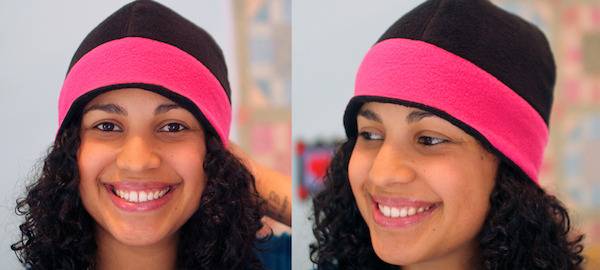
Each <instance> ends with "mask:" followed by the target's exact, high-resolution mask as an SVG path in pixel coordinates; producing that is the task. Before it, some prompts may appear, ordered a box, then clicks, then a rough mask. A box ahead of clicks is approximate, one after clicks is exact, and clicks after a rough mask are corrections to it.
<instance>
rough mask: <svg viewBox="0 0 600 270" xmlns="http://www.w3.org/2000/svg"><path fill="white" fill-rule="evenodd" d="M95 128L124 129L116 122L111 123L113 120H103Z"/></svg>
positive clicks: (109, 130) (103, 129)
mask: <svg viewBox="0 0 600 270" xmlns="http://www.w3.org/2000/svg"><path fill="white" fill-rule="evenodd" d="M94 128H96V129H99V130H101V131H105V132H115V131H116V132H119V131H122V130H121V128H120V127H119V126H117V125H116V124H115V123H111V122H102V123H100V124H98V125H96V126H95V127H94Z"/></svg>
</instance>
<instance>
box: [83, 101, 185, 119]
mask: <svg viewBox="0 0 600 270" xmlns="http://www.w3.org/2000/svg"><path fill="white" fill-rule="evenodd" d="M179 108H181V106H179V105H178V104H174V103H169V104H161V105H159V106H158V107H156V109H154V115H157V114H161V113H166V112H168V111H170V110H173V109H179ZM93 110H99V111H103V112H107V113H114V114H120V115H123V116H127V111H126V110H125V109H124V108H123V107H121V106H119V105H117V104H112V103H109V104H94V105H91V106H90V107H88V108H87V109H85V110H84V111H83V114H86V113H87V112H89V111H93Z"/></svg>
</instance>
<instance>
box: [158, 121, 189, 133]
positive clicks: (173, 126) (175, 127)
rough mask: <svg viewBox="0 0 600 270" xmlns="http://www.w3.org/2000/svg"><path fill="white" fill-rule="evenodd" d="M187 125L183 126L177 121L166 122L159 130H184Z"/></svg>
mask: <svg viewBox="0 0 600 270" xmlns="http://www.w3.org/2000/svg"><path fill="white" fill-rule="evenodd" d="M186 129H187V127H185V126H184V125H182V124H179V123H168V124H166V125H164V126H163V127H162V128H161V129H160V131H161V132H180V131H184V130H186Z"/></svg>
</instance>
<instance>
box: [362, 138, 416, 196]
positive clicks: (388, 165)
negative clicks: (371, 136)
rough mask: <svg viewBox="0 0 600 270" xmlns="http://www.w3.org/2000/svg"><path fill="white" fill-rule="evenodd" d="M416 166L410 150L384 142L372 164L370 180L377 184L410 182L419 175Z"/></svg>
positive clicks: (386, 184) (388, 184) (387, 184)
mask: <svg viewBox="0 0 600 270" xmlns="http://www.w3.org/2000/svg"><path fill="white" fill-rule="evenodd" d="M414 166H415V164H414V162H412V161H411V159H410V153H409V151H406V150H403V149H400V148H399V147H398V146H396V145H388V144H383V145H382V146H381V148H380V149H379V151H378V152H377V155H376V156H375V159H374V160H373V163H372V164H371V169H370V170H369V181H370V182H371V183H372V184H374V185H376V186H390V185H394V184H406V183H410V182H412V181H414V180H415V178H416V176H417V173H416V171H415V168H414Z"/></svg>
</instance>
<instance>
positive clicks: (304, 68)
mask: <svg viewBox="0 0 600 270" xmlns="http://www.w3.org/2000/svg"><path fill="white" fill-rule="evenodd" d="M422 2H423V1H420V0H419V1H415V0H405V1H393V0H382V1H358V0H352V1H348V0H345V1H344V0H331V1H316V0H302V1H293V5H292V14H293V21H292V25H293V31H292V35H293V38H292V40H293V43H292V44H293V46H292V75H293V81H292V88H293V89H294V90H293V91H292V103H293V107H292V108H293V114H292V122H293V127H292V140H293V142H294V144H295V146H296V147H295V149H294V163H293V176H294V201H293V205H294V216H293V218H294V221H293V227H294V237H293V245H292V251H293V256H292V261H293V262H292V265H293V266H294V269H312V268H313V265H312V263H311V262H310V260H309V252H308V245H309V243H310V242H312V241H313V239H314V238H313V236H312V231H311V224H312V222H310V221H309V220H308V219H307V218H308V216H309V213H310V211H311V210H310V207H311V203H310V196H311V194H312V193H314V192H316V191H317V190H318V188H319V186H320V185H321V184H322V183H321V181H320V177H321V176H322V175H323V173H324V171H325V168H326V167H327V162H328V158H329V157H330V156H331V151H332V149H333V145H335V142H337V141H339V140H342V139H344V138H345V134H344V129H343V124H342V116H343V112H344V109H345V106H346V103H347V102H348V100H349V99H350V97H351V96H352V93H353V89H354V76H355V72H356V70H357V69H358V65H359V63H360V61H361V59H362V57H363V56H364V55H365V53H366V52H367V50H368V49H369V48H370V47H371V46H372V45H373V43H374V42H375V41H376V40H377V39H378V38H379V36H380V35H381V34H382V33H383V32H384V31H385V30H386V29H387V28H388V27H389V26H390V25H391V24H392V23H393V22H395V21H396V20H397V19H398V18H400V17H401V16H402V15H404V14H405V13H406V12H408V11H409V10H411V9H412V8H414V7H416V6H417V5H419V4H420V3H422ZM493 2H494V3H496V4H498V5H499V6H500V7H502V8H504V9H506V10H508V11H510V12H513V13H515V14H518V15H519V16H521V17H523V18H525V19H526V20H528V21H530V22H532V23H534V24H535V25H537V26H538V27H539V28H540V29H541V30H542V31H543V32H544V33H545V34H546V36H547V37H548V39H549V41H550V43H551V47H552V51H553V53H554V57H555V61H556V65H557V76H558V77H557V84H556V88H555V99H554V107H553V112H552V115H551V122H550V127H551V128H550V142H549V145H548V147H547V148H546V153H545V154H546V156H545V160H544V165H543V168H542V172H541V184H542V186H543V187H544V188H545V189H546V190H547V191H548V192H550V193H554V194H556V195H557V196H558V197H559V198H560V199H561V200H562V201H563V202H565V203H566V205H567V208H568V209H569V211H570V213H571V216H572V218H573V222H574V224H575V226H576V228H578V229H579V230H580V231H582V232H584V233H585V234H586V240H585V254H586V259H587V261H588V264H587V266H586V269H600V1H598V0H519V1H517V0H493Z"/></svg>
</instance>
